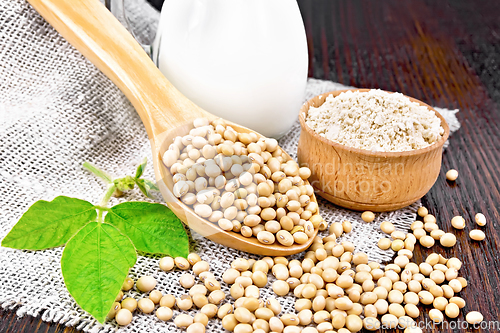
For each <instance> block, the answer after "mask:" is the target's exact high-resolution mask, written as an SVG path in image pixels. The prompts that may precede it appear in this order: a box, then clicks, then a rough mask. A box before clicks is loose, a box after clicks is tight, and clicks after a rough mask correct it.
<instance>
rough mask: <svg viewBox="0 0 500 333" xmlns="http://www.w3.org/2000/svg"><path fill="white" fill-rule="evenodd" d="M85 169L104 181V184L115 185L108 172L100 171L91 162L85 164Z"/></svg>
mask: <svg viewBox="0 0 500 333" xmlns="http://www.w3.org/2000/svg"><path fill="white" fill-rule="evenodd" d="M83 167H84V168H85V169H87V170H88V171H90V172H92V173H93V174H94V175H96V176H97V177H99V178H101V179H102V180H104V182H106V184H111V183H113V179H111V176H110V175H108V174H107V173H106V172H104V171H103V170H101V169H99V168H98V167H96V166H95V165H93V164H91V163H89V162H84V163H83Z"/></svg>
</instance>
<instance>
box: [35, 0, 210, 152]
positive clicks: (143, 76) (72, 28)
mask: <svg viewBox="0 0 500 333" xmlns="http://www.w3.org/2000/svg"><path fill="white" fill-rule="evenodd" d="M28 1H29V3H30V4H31V5H32V6H33V7H34V8H35V9H36V10H37V11H38V12H39V13H40V14H41V15H42V16H43V17H44V18H45V19H46V20H47V21H48V22H49V23H50V24H51V25H52V26H53V27H54V28H55V29H56V30H57V31H58V32H59V33H60V34H61V35H62V36H63V37H64V38H65V39H66V40H67V41H68V42H70V43H71V44H72V45H73V46H74V47H75V48H76V49H77V50H78V51H80V52H81V53H82V54H83V55H84V56H85V57H86V58H87V59H89V60H90V61H91V62H92V63H93V64H94V65H95V66H96V67H97V68H99V69H100V70H101V71H102V72H103V73H104V74H105V75H106V76H107V77H108V78H110V79H111V80H112V81H113V82H114V83H115V84H116V85H117V86H118V88H120V90H121V91H122V92H123V93H124V94H125V95H126V96H127V98H128V99H129V101H130V102H131V103H132V105H133V106H134V107H135V109H136V110H137V113H138V114H139V116H140V117H141V119H142V122H143V123H144V126H145V127H146V131H147V133H148V135H149V138H150V139H151V140H152V141H156V143H157V144H160V142H158V141H159V140H158V138H159V136H163V135H165V134H166V132H168V131H169V130H171V129H173V128H176V127H179V126H180V125H182V124H184V123H187V122H188V121H191V120H192V119H194V118H197V117H207V116H210V114H208V113H207V112H206V111H204V110H202V109H201V108H199V107H198V106H196V105H195V104H194V103H193V102H191V101H190V100H189V99H187V98H186V97H185V96H184V95H182V94H181V93H180V92H179V91H178V90H177V89H176V88H175V87H174V86H173V85H172V84H171V83H170V82H169V81H168V80H167V79H166V78H165V77H164V76H163V74H162V73H161V72H160V71H159V70H158V68H156V66H155V65H154V64H153V62H152V61H151V59H150V58H149V57H148V55H147V54H146V53H145V52H144V50H143V49H142V48H141V46H140V45H139V44H138V43H137V42H136V41H135V39H134V38H133V37H132V36H131V35H130V33H129V32H128V31H127V30H126V29H125V28H124V27H123V26H122V25H121V23H120V22H119V21H118V20H117V19H116V18H115V17H114V16H113V14H111V12H109V11H108V10H107V9H106V8H105V7H104V5H102V4H101V3H100V2H99V0H78V1H74V0H28Z"/></svg>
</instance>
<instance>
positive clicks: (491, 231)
mask: <svg viewBox="0 0 500 333" xmlns="http://www.w3.org/2000/svg"><path fill="white" fill-rule="evenodd" d="M299 4H300V8H301V10H302V14H303V16H304V22H305V26H306V30H307V38H308V43H309V59H310V60H309V76H311V77H315V78H320V79H328V80H333V81H337V82H341V83H344V84H348V85H353V86H356V87H363V88H380V89H385V90H390V91H399V92H402V93H404V94H406V95H409V96H413V97H415V98H418V99H420V100H422V101H424V102H426V103H428V104H431V105H435V106H439V107H444V108H451V109H454V108H458V109H460V113H459V114H458V119H459V120H460V122H461V124H462V128H461V129H460V130H459V131H458V132H457V133H455V134H453V136H452V137H451V139H450V146H449V148H448V149H447V150H446V152H445V153H444V156H443V168H442V172H441V176H440V177H439V179H438V181H437V183H436V184H435V185H434V187H433V188H432V189H431V191H430V192H429V193H428V194H427V195H426V196H425V197H424V199H423V204H424V205H425V206H427V207H428V208H429V210H430V212H431V213H432V214H435V215H436V216H437V218H438V221H439V224H440V226H441V228H442V229H443V230H445V231H452V232H454V233H455V234H456V235H457V238H458V243H457V245H456V246H455V247H453V248H451V249H449V250H445V249H443V248H441V247H439V246H436V247H435V248H434V249H433V250H432V251H439V252H440V253H443V254H444V255H445V256H447V257H451V256H456V257H458V258H460V259H461V260H463V262H464V265H463V268H462V270H461V274H462V275H463V276H465V277H466V278H467V279H468V281H469V286H468V287H467V288H466V289H465V290H464V291H462V292H461V293H460V294H461V296H462V297H463V298H465V300H466V301H467V305H466V307H465V309H464V310H465V311H462V313H464V312H467V311H471V310H480V311H481V312H482V313H483V314H484V317H485V320H486V321H499V320H500V291H499V287H500V276H499V275H500V271H499V270H500V258H499V257H500V255H499V250H500V242H499V238H500V232H499V231H498V228H499V222H498V221H499V220H500V213H499V207H500V173H499V170H500V150H499V147H500V134H499V130H500V128H499V124H500V108H499V103H500V3H499V2H498V1H497V0H474V1H458V0H440V1H435V0H425V1H423V0H421V1H416V0H389V1H362V0H345V1H333V0H299ZM450 168H455V169H457V170H458V171H459V174H460V176H459V178H458V180H457V181H456V182H455V183H453V184H452V183H449V182H447V181H446V179H445V177H444V174H445V172H446V171H447V170H448V169H450ZM477 212H482V213H483V214H484V215H485V216H486V218H487V220H488V224H487V226H486V227H485V228H484V230H485V232H486V240H485V241H483V242H480V243H478V242H473V241H471V240H470V239H469V237H468V231H469V230H470V229H471V228H473V226H474V224H473V222H471V221H473V219H474V215H475V214H476V213H477ZM455 215H462V216H463V217H464V218H465V219H466V220H467V221H468V226H467V228H466V229H465V230H464V231H456V230H452V228H451V225H450V223H449V221H450V219H451V218H452V217H453V216H455ZM430 252H431V251H430V250H422V249H421V248H420V247H419V246H417V247H416V250H415V257H416V259H417V260H418V261H420V260H422V258H423V257H424V258H425V256H427V255H428V254H429V253H430ZM423 312H424V313H425V315H424V316H425V317H427V314H426V313H427V311H425V310H424V311H423ZM422 318H424V317H422ZM422 318H420V319H422ZM427 318H428V317H427ZM459 319H460V320H464V315H463V314H462V315H460V317H459ZM438 331H439V332H441V331H444V332H460V331H462V332H464V331H465V330H458V329H457V330H452V329H448V330H441V329H439V330H435V332H438ZM467 331H470V330H467ZM479 331H481V332H492V333H493V332H498V331H499V330H498V326H497V328H496V329H495V328H491V329H484V330H479ZM0 332H1V333H5V332H9V333H11V332H16V333H17V332H19V333H20V332H30V333H31V332H37V333H41V332H77V331H76V330H74V329H72V328H66V327H64V326H61V325H55V324H48V323H45V322H42V321H41V320H40V318H33V317H29V316H26V317H24V318H17V317H16V315H15V313H14V312H13V311H2V310H0Z"/></svg>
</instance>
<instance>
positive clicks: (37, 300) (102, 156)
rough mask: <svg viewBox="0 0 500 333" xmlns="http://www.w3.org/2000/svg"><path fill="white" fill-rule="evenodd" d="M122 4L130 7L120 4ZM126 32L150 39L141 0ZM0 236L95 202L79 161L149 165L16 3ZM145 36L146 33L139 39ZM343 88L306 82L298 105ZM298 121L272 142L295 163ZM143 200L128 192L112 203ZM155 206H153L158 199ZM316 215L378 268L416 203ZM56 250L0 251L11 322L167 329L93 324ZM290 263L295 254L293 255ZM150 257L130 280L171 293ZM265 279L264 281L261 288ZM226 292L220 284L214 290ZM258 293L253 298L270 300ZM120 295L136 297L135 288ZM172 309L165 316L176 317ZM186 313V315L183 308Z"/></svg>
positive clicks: (218, 254)
mask: <svg viewBox="0 0 500 333" xmlns="http://www.w3.org/2000/svg"><path fill="white" fill-rule="evenodd" d="M127 2H128V3H130V1H127ZM129 6H132V8H131V9H132V10H131V12H133V13H134V15H133V16H132V17H131V18H130V21H131V25H132V26H133V27H134V29H135V30H136V31H134V32H135V33H136V35H137V34H138V32H137V30H139V31H146V32H145V33H148V34H149V33H151V32H152V31H154V29H155V28H154V27H155V26H156V24H157V19H158V17H159V15H158V12H156V11H155V10H154V9H152V8H151V7H149V5H148V4H147V3H146V2H145V1H143V0H140V1H135V2H132V3H131V4H129ZM0 25H1V26H2V28H1V29H0V78H1V79H0V119H1V122H0V238H3V237H4V236H5V235H6V234H7V233H8V232H9V230H10V229H11V228H12V226H13V225H14V224H15V223H16V222H17V221H18V220H19V218H20V217H21V215H22V214H23V213H24V212H25V211H26V210H27V209H28V208H29V206H30V205H31V204H33V203H34V202H35V201H37V200H40V199H44V200H51V199H53V198H54V197H55V196H58V195H66V196H71V197H77V198H81V199H85V200H88V201H92V202H98V200H99V199H100V197H101V195H102V194H103V191H104V186H103V184H102V183H101V182H100V181H99V180H98V179H96V178H95V177H94V176H93V175H91V174H89V173H88V172H86V171H85V170H84V169H83V168H82V162H84V161H89V162H92V163H95V164H97V165H99V166H101V167H102V168H103V169H104V170H106V171H108V172H109V173H111V174H114V175H116V176H122V175H125V174H133V172H134V170H135V166H136V165H137V164H138V163H139V162H140V161H141V159H142V158H143V157H144V156H147V157H148V160H149V162H150V164H149V167H148V168H147V170H146V172H145V177H147V178H149V179H154V175H153V173H152V167H151V151H150V145H149V140H148V138H147V136H146V132H145V130H144V127H143V125H142V123H141V121H140V119H139V117H138V116H137V114H136V112H135V110H134V108H133V107H132V106H131V104H130V103H129V102H128V100H127V99H126V98H125V96H124V95H123V94H122V93H121V92H120V91H119V90H118V88H116V86H114V85H113V83H112V82H111V81H109V80H108V79H107V78H106V77H105V76H104V75H103V74H102V73H101V72H100V71H99V70H97V69H96V68H95V67H94V66H93V65H92V64H91V63H90V62H89V61H87V60H86V59H85V58H84V57H83V56H82V55H81V54H80V53H79V52H77V51H76V50H75V49H74V48H73V47H72V46H71V45H69V44H68V43H67V42H66V41H65V40H64V39H63V38H62V37H61V36H60V35H59V34H58V33H57V32H56V31H55V30H53V29H52V27H50V25H49V24H48V23H46V22H45V21H44V19H43V18H41V17H40V16H39V15H38V14H37V13H36V11H34V10H33V9H32V8H31V7H30V6H29V5H28V4H27V3H26V2H25V1H24V0H0ZM144 37H147V36H144ZM342 88H344V86H342V85H340V84H337V83H333V82H328V81H320V80H315V79H310V80H309V82H308V86H307V91H306V94H305V96H304V100H306V99H308V98H311V97H313V96H315V95H317V94H320V93H324V92H327V91H331V90H337V89H342ZM439 112H441V113H442V114H443V116H444V117H445V118H446V119H447V121H448V124H449V125H450V127H451V129H452V131H455V130H457V129H458V128H459V126H460V124H459V123H458V121H457V119H456V117H455V113H456V112H457V110H455V111H452V110H445V109H439ZM299 132H300V126H299V125H298V122H297V123H296V124H295V125H294V127H293V128H292V129H291V130H290V132H289V133H288V134H287V135H286V136H285V137H283V138H282V139H281V140H280V144H281V145H282V147H284V148H285V149H286V150H287V151H288V152H289V153H290V154H291V155H292V156H293V157H295V152H296V146H297V141H298V137H299V134H300V133H299ZM123 200H129V201H134V200H144V197H143V196H142V194H141V193H140V192H139V191H138V190H137V191H133V192H131V193H128V194H127V195H126V197H124V198H121V199H120V200H118V199H112V202H111V204H116V203H118V202H119V201H123ZM157 201H160V202H163V199H162V198H161V197H158V198H157ZM319 202H320V209H321V212H322V215H323V217H324V218H325V220H326V221H328V222H329V223H333V222H341V221H343V220H345V219H347V220H349V221H351V222H352V225H353V229H354V231H353V232H351V233H350V234H347V235H345V236H343V239H347V240H350V241H352V242H353V243H354V244H355V245H356V251H364V252H366V253H368V254H369V256H370V259H373V260H377V261H379V262H384V261H386V260H389V259H390V258H391V257H392V256H393V253H392V252H391V251H381V250H380V249H378V247H377V246H376V243H377V241H378V239H379V238H380V237H381V232H380V229H379V224H380V222H381V221H384V220H388V221H391V222H393V223H394V224H395V225H396V228H397V229H399V230H406V229H408V227H409V225H410V224H411V223H412V222H413V221H414V220H415V212H416V209H417V207H418V205H419V204H418V203H415V204H413V205H411V206H409V207H407V208H404V209H401V210H399V211H396V212H391V213H382V214H377V217H376V220H375V221H374V223H371V224H367V223H364V222H362V221H361V219H360V214H359V213H357V212H352V211H349V210H345V209H340V208H338V207H335V206H333V205H331V204H329V203H328V202H326V201H324V200H322V199H319ZM192 238H193V242H192V248H193V251H197V252H198V253H199V254H200V256H201V257H202V258H203V259H204V260H206V261H208V262H210V265H211V270H212V272H213V273H214V274H215V276H216V277H217V278H221V276H222V273H223V272H224V271H225V270H226V269H227V268H228V267H229V266H230V263H231V261H232V260H233V259H235V258H237V257H239V256H246V257H253V258H256V256H252V255H247V254H244V253H241V252H238V251H235V250H232V249H229V248H226V247H223V246H220V245H218V244H215V243H213V242H211V241H209V240H206V239H203V238H201V237H200V236H198V235H196V234H195V233H192ZM61 253H62V249H61V248H56V249H51V250H46V251H37V252H33V251H18V250H13V249H8V248H0V306H2V307H3V308H5V309H11V310H15V311H17V314H18V315H19V316H23V315H31V316H41V318H42V319H43V320H45V321H50V322H57V323H63V324H65V325H68V326H75V327H76V328H78V329H81V330H84V331H86V332H100V333H105V332H116V331H119V332H130V333H132V332H174V331H176V328H175V326H174V325H173V322H172V321H169V322H166V323H165V322H161V321H159V320H158V319H157V318H156V317H155V316H154V315H135V316H134V319H133V322H132V324H130V325H129V326H127V327H123V328H118V327H117V326H116V323H115V322H114V321H111V322H108V323H106V324H105V325H100V324H99V323H97V322H96V321H95V320H94V319H93V318H92V317H91V316H90V315H89V314H87V313H85V312H84V311H83V310H81V309H80V308H79V307H78V306H77V305H76V303H75V302H74V301H73V299H72V298H71V296H70V295H69V294H68V292H67V290H66V288H65V286H64V282H63V279H62V276H61V271H60V264H59V261H60V257H61ZM296 257H300V255H298V256H296ZM158 261H159V257H155V256H140V257H139V259H138V261H137V264H136V265H135V267H133V268H132V269H131V271H130V275H131V276H132V277H133V278H137V277H139V276H141V275H144V274H148V275H153V276H155V277H156V278H157V280H158V287H157V288H158V289H159V290H161V291H163V292H164V293H170V294H174V295H176V296H180V295H182V294H185V293H186V292H185V290H183V289H182V288H181V286H180V285H179V283H178V279H179V276H180V275H181V272H178V271H174V272H171V273H168V274H167V273H164V272H162V271H160V270H159V268H158ZM272 281H273V278H272V277H271V278H270V283H271V282H272ZM223 289H224V290H225V291H228V290H229V289H228V286H226V285H223ZM271 294H272V292H271V291H270V289H269V288H268V289H265V288H264V289H262V290H261V296H262V297H263V298H264V299H265V298H267V297H269V296H271ZM126 295H127V296H132V297H136V298H139V297H141V296H142V295H140V294H138V293H137V292H135V291H130V292H127V293H126ZM278 299H279V300H280V302H281V303H282V306H283V309H284V311H283V312H284V313H286V312H293V311H294V310H293V304H294V298H293V297H292V296H289V297H279V298H278ZM177 313H178V311H177V310H176V311H175V314H174V315H176V314H177ZM190 313H191V314H194V313H195V310H193V311H190ZM222 330H223V329H222V327H221V325H220V321H216V320H211V321H210V323H209V325H208V327H207V331H208V332H219V331H222Z"/></svg>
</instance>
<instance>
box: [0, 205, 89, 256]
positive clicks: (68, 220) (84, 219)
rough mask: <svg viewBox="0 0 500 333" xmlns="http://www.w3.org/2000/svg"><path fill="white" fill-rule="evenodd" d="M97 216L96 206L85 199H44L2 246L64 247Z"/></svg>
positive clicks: (24, 248) (17, 225) (18, 223)
mask: <svg viewBox="0 0 500 333" xmlns="http://www.w3.org/2000/svg"><path fill="white" fill-rule="evenodd" d="M96 216H97V212H96V210H95V207H94V205H92V204H91V203H90V202H87V201H85V200H80V199H75V198H69V197H63V196H60V197H57V198H55V199H54V200H52V201H44V200H40V201H37V202H35V203H34V204H33V205H32V206H31V207H30V208H29V209H28V210H27V211H26V213H24V214H23V216H22V217H21V219H20V220H19V221H18V222H17V223H16V225H15V226H14V227H13V228H12V230H11V231H10V232H9V233H8V234H7V236H5V238H4V239H3V240H2V246H5V247H10V248H14V249H23V250H44V249H48V248H52V247H57V246H61V245H64V244H65V243H66V242H67V241H68V240H69V239H70V238H71V236H73V235H74V234H75V233H76V232H77V231H78V230H79V229H80V228H81V227H83V226H84V225H85V224H87V223H88V222H90V221H93V220H95V218H96Z"/></svg>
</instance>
